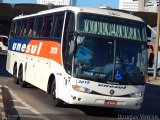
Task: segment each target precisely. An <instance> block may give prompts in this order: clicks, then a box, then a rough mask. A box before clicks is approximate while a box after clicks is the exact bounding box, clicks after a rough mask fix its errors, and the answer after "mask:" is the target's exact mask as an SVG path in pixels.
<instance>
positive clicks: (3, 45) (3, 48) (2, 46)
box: [0, 35, 8, 51]
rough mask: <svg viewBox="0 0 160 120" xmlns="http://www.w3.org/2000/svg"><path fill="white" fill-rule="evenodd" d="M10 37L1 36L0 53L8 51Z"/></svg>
mask: <svg viewBox="0 0 160 120" xmlns="http://www.w3.org/2000/svg"><path fill="white" fill-rule="evenodd" d="M7 42H8V36H5V35H0V51H7V49H8V48H7V45H6V43H7Z"/></svg>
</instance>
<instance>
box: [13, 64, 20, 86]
mask: <svg viewBox="0 0 160 120" xmlns="http://www.w3.org/2000/svg"><path fill="white" fill-rule="evenodd" d="M13 81H14V83H15V84H19V81H18V78H17V65H15V66H14V69H13Z"/></svg>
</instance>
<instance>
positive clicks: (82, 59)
mask: <svg viewBox="0 0 160 120" xmlns="http://www.w3.org/2000/svg"><path fill="white" fill-rule="evenodd" d="M76 43H77V45H76V51H75V59H74V70H73V73H74V76H76V77H78V78H82V79H90V80H93V81H97V82H102V83H108V82H111V81H112V82H117V83H121V84H123V83H124V84H144V80H145V74H146V62H147V48H146V43H145V42H139V41H133V40H132V41H131V40H127V39H126V40H124V39H120V38H119V39H118V38H117V39H113V38H110V37H102V36H94V35H79V36H78V37H77V41H76Z"/></svg>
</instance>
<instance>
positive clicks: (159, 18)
mask: <svg viewBox="0 0 160 120" xmlns="http://www.w3.org/2000/svg"><path fill="white" fill-rule="evenodd" d="M159 37H160V0H159V7H158V15H157V33H156V53H155V60H154V61H155V62H154V73H153V79H155V80H156V79H157V64H158V47H159Z"/></svg>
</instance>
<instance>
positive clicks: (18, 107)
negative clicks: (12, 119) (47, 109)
mask: <svg viewBox="0 0 160 120" xmlns="http://www.w3.org/2000/svg"><path fill="white" fill-rule="evenodd" d="M12 108H16V109H28V108H27V107H23V106H13V107H12Z"/></svg>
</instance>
